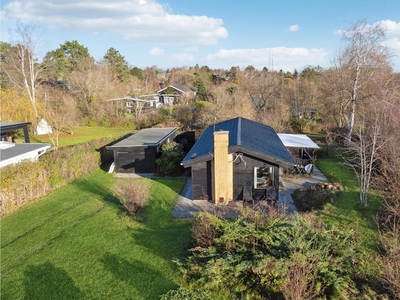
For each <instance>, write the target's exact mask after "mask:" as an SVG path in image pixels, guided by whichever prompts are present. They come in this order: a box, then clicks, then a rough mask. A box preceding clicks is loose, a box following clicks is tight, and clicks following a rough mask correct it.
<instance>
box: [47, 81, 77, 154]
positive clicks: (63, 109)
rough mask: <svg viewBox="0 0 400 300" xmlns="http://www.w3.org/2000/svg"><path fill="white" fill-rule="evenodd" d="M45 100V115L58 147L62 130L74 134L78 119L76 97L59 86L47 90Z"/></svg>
mask: <svg viewBox="0 0 400 300" xmlns="http://www.w3.org/2000/svg"><path fill="white" fill-rule="evenodd" d="M44 98H45V100H44V117H45V118H46V119H47V121H48V122H49V124H50V125H51V127H52V131H51V132H50V133H48V134H47V135H48V137H49V138H50V140H51V142H52V144H53V146H54V147H56V148H58V138H59V135H60V133H61V132H62V131H64V130H69V132H70V134H73V129H72V126H74V125H75V124H76V120H77V116H78V113H77V105H76V100H75V98H74V97H72V96H71V95H70V93H69V92H68V91H65V90H62V89H60V88H58V87H55V88H51V89H49V90H47V91H46V93H45V97H44Z"/></svg>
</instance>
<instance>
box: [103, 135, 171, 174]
mask: <svg viewBox="0 0 400 300" xmlns="http://www.w3.org/2000/svg"><path fill="white" fill-rule="evenodd" d="M177 131H178V128H177V127H176V128H147V129H142V130H140V131H139V132H138V133H136V134H133V135H131V136H129V137H127V138H125V139H123V140H122V141H120V142H118V143H116V144H114V145H111V146H107V147H106V149H107V150H112V151H113V152H114V171H115V172H116V173H154V172H155V171H156V159H157V158H158V157H159V156H160V153H161V146H162V145H163V144H165V143H169V142H172V141H173V140H174V138H175V137H176V134H177Z"/></svg>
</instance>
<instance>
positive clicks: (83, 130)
mask: <svg viewBox="0 0 400 300" xmlns="http://www.w3.org/2000/svg"><path fill="white" fill-rule="evenodd" d="M128 133H133V130H131V129H129V128H104V127H84V126H79V127H74V128H73V134H70V133H69V132H68V131H65V132H61V133H60V135H59V140H58V143H59V147H66V146H71V145H76V144H81V143H85V142H88V141H91V140H94V139H98V138H102V137H108V136H115V137H116V138H118V137H121V136H123V135H125V134H128ZM30 139H31V143H48V144H51V143H52V142H51V140H50V138H49V137H48V136H47V135H46V134H43V135H33V136H31V137H30ZM21 141H23V140H22V139H21Z"/></svg>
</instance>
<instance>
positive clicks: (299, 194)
mask: <svg viewBox="0 0 400 300" xmlns="http://www.w3.org/2000/svg"><path fill="white" fill-rule="evenodd" d="M294 198H295V204H296V207H297V209H298V210H299V211H301V212H307V211H311V210H313V209H322V208H323V207H324V206H325V204H327V203H333V202H334V201H335V200H337V199H338V198H339V190H338V189H337V188H334V189H333V188H323V186H321V185H317V186H316V187H312V188H308V189H300V190H296V191H295V192H294Z"/></svg>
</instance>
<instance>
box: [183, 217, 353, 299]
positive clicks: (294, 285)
mask: <svg viewBox="0 0 400 300" xmlns="http://www.w3.org/2000/svg"><path fill="white" fill-rule="evenodd" d="M203 214H206V213H203ZM248 214H249V213H247V216H246V217H243V216H239V217H238V218H237V219H235V220H224V219H220V220H219V221H218V222H216V221H215V220H214V217H209V218H208V220H207V222H204V220H205V216H206V215H203V216H202V219H201V220H202V222H197V223H196V222H195V224H194V226H198V225H199V226H201V227H200V228H198V229H195V230H196V231H197V232H199V231H201V229H202V228H203V227H204V224H205V223H206V224H209V223H210V224H218V225H217V227H216V228H218V230H217V231H213V232H214V233H215V232H217V234H215V237H214V239H213V241H212V243H211V245H210V242H207V243H205V244H204V243H203V239H200V242H201V243H203V247H202V246H201V244H196V245H195V247H194V248H192V249H189V251H188V255H187V257H186V258H183V259H180V260H179V261H177V264H178V266H179V267H180V270H181V271H182V272H183V274H184V276H185V278H186V280H187V283H188V286H190V287H191V288H193V289H196V288H197V289H200V290H208V291H210V292H211V293H213V295H216V296H218V297H216V298H218V299H283V298H287V299H291V298H292V299H293V298H294V299H298V298H301V297H306V298H307V297H316V298H321V299H339V298H340V299H347V298H351V297H354V296H355V295H356V294H357V290H356V289H355V283H354V281H353V280H352V276H354V274H355V273H356V271H355V270H354V269H355V266H357V263H358V254H357V251H356V249H355V243H354V235H353V233H352V232H351V231H349V230H346V231H344V230H343V231H342V230H340V229H338V228H336V227H334V226H330V225H325V224H323V223H320V222H317V221H316V220H315V219H314V217H312V216H304V217H303V216H300V215H295V216H294V217H293V218H289V217H286V216H283V215H281V216H276V217H271V216H269V215H267V214H265V215H263V216H262V218H261V217H258V216H256V215H257V214H260V212H254V217H249V216H248ZM261 220H262V222H260V221H261ZM206 245H209V246H207V247H204V246H206ZM306 298H305V299H306Z"/></svg>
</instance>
